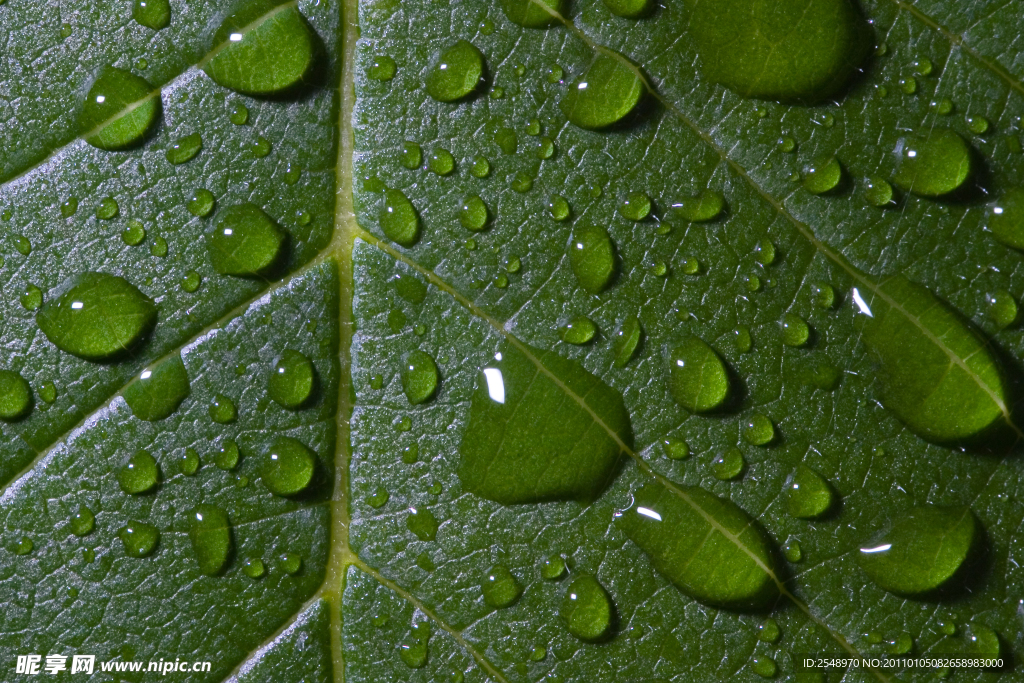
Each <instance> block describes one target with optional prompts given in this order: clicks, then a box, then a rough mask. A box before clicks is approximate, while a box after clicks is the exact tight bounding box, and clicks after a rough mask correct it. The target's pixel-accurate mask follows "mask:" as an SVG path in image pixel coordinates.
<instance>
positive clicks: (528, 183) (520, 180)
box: [509, 171, 533, 194]
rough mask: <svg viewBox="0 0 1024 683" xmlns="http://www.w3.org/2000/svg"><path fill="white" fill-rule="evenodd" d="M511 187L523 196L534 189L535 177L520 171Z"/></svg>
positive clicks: (510, 184)
mask: <svg viewBox="0 0 1024 683" xmlns="http://www.w3.org/2000/svg"><path fill="white" fill-rule="evenodd" d="M509 186H510V187H511V188H512V189H513V190H515V191H516V192H518V193H520V194H523V193H525V192H529V191H530V190H531V189H533V176H531V175H530V174H529V173H527V172H525V171H519V172H517V173H516V174H515V176H514V177H513V178H512V182H511V183H509Z"/></svg>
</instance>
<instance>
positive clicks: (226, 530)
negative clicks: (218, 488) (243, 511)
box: [186, 504, 234, 576]
mask: <svg viewBox="0 0 1024 683" xmlns="http://www.w3.org/2000/svg"><path fill="white" fill-rule="evenodd" d="M186 519H187V521H188V527H189V528H188V538H189V540H190V541H191V542H192V552H193V553H195V557H196V561H197V562H198V563H199V571H201V572H202V573H204V574H206V575H207V576H215V575H217V574H219V573H220V572H221V571H223V569H224V566H225V565H226V564H227V562H228V558H229V557H230V556H231V551H232V548H233V547H234V543H233V542H232V540H231V523H230V522H229V521H228V514H227V513H226V512H224V511H223V510H222V509H220V508H219V507H217V506H215V505H208V504H201V505H197V506H195V507H194V508H193V509H192V510H191V511H190V512H189V513H188V515H187V517H186Z"/></svg>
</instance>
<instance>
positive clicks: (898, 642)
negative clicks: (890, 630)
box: [885, 631, 914, 655]
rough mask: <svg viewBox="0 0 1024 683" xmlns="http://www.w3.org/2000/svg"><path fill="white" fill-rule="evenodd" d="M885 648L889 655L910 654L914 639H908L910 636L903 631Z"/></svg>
mask: <svg viewBox="0 0 1024 683" xmlns="http://www.w3.org/2000/svg"><path fill="white" fill-rule="evenodd" d="M886 645H887V647H886V648H885V649H886V650H887V651H888V652H889V654H891V655H905V654H907V653H908V652H910V651H911V650H912V649H913V647H914V639H913V638H911V637H910V634H909V633H907V632H906V631H904V632H903V633H901V634H899V635H898V636H896V637H895V638H893V639H892V640H890V641H889V642H888V643H886Z"/></svg>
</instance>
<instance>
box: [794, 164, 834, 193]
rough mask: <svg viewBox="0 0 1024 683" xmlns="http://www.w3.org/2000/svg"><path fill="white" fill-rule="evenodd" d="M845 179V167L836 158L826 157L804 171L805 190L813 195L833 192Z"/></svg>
mask: <svg viewBox="0 0 1024 683" xmlns="http://www.w3.org/2000/svg"><path fill="white" fill-rule="evenodd" d="M842 179H843V167H842V166H841V165H840V163H839V160H838V159H836V158H835V157H825V158H823V159H819V160H817V161H815V162H814V163H813V164H811V165H810V166H808V167H807V168H805V169H804V177H803V185H804V189H805V190H807V191H808V192H810V193H811V194H825V193H826V192H831V191H832V190H834V189H835V188H836V187H837V186H838V185H839V181H840V180H842Z"/></svg>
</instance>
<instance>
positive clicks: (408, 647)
mask: <svg viewBox="0 0 1024 683" xmlns="http://www.w3.org/2000/svg"><path fill="white" fill-rule="evenodd" d="M429 641H430V624H428V623H426V622H421V623H419V624H413V626H412V629H411V630H410V631H409V635H407V636H406V637H405V640H403V641H402V644H401V645H400V646H399V648H398V656H399V657H400V658H401V660H402V662H403V663H404V664H405V665H406V666H407V667H409V668H410V669H421V668H423V667H424V666H426V664H427V657H428V654H429Z"/></svg>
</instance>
